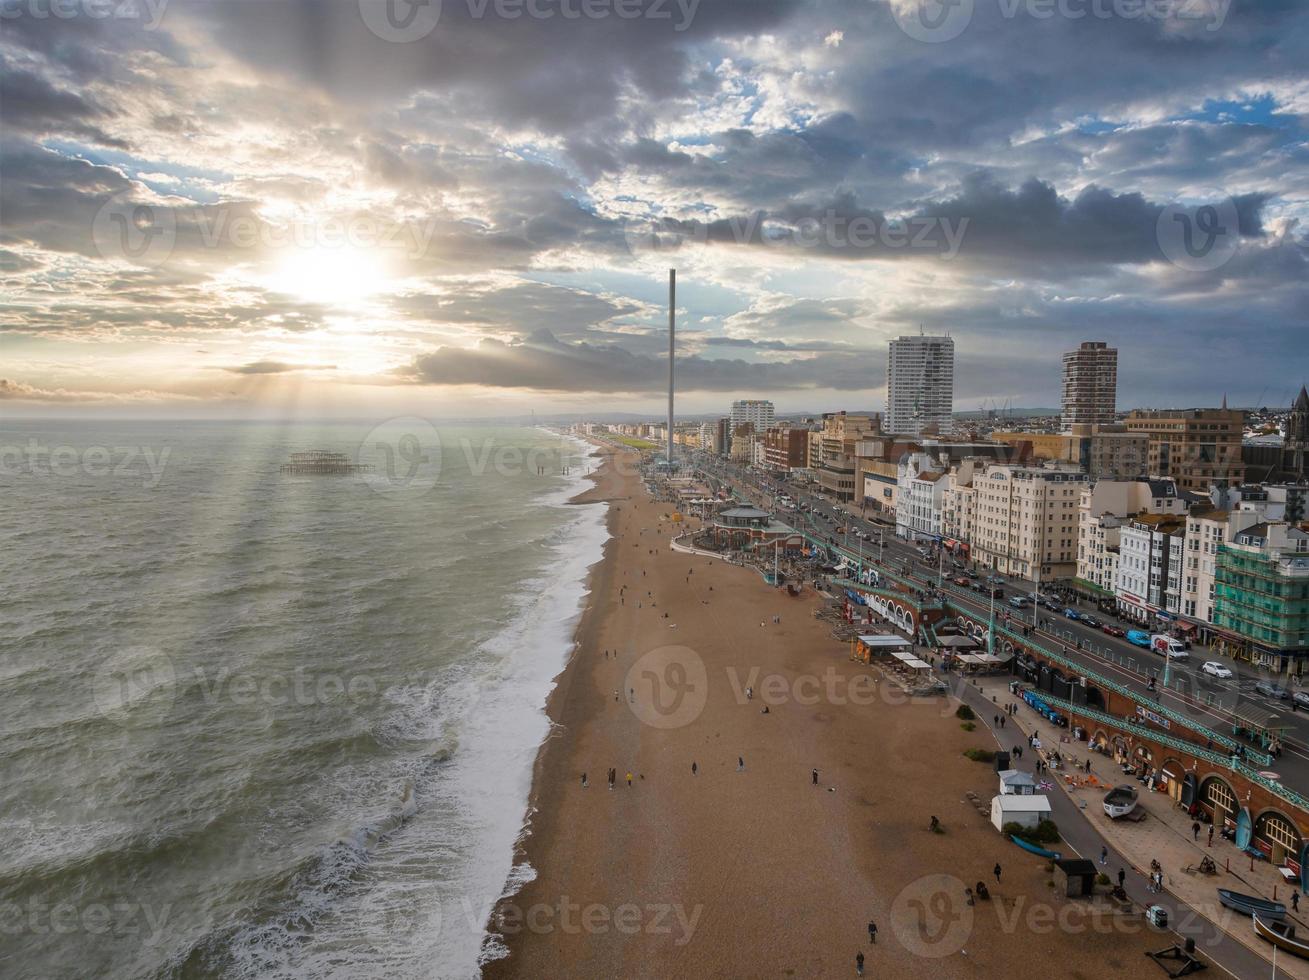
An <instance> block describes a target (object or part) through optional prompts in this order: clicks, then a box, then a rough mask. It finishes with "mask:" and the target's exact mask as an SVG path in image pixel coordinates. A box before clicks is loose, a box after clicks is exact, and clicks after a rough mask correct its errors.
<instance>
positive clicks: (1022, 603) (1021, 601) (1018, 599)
mask: <svg viewBox="0 0 1309 980" xmlns="http://www.w3.org/2000/svg"><path fill="white" fill-rule="evenodd" d="M1031 604H1032V600H1031V599H1027V598H1024V597H1023V596H1020V595H1016V596H1014V597H1013V598H1012V599H1010V600H1009V605H1011V606H1013V607H1014V608H1015V609H1026V608H1027V607H1028V606H1030V605H1031Z"/></svg>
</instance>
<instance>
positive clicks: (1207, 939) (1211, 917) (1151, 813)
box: [961, 676, 1309, 980]
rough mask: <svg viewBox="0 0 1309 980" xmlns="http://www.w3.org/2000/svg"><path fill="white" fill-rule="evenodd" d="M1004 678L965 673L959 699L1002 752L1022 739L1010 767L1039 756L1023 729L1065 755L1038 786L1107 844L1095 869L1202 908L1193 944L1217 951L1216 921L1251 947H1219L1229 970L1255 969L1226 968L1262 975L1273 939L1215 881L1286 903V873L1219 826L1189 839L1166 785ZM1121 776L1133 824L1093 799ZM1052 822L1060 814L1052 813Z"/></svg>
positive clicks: (1285, 970) (1303, 917)
mask: <svg viewBox="0 0 1309 980" xmlns="http://www.w3.org/2000/svg"><path fill="white" fill-rule="evenodd" d="M1010 679H1011V678H1009V677H1008V676H994V677H988V678H978V679H977V680H976V682H975V683H974V682H973V681H969V683H968V685H967V688H969V689H971V696H968V697H966V698H965V700H966V701H967V702H968V703H969V704H970V705H972V706H973V707H974V708H975V710H977V711H978V712H979V714H980V715H981V720H983V721H984V722H985V723H986V724H987V726H988V727H990V728H991V730H992V733H993V734H994V735H995V736H996V740H997V742H998V743H999V744H1000V746H1001V748H1003V749H1005V750H1006V751H1008V750H1011V749H1012V748H1013V747H1014V746H1022V747H1023V758H1022V760H1021V762H1019V763H1017V764H1016V767H1017V768H1021V769H1025V770H1027V771H1029V772H1030V771H1031V770H1032V769H1033V766H1034V763H1035V761H1036V758H1037V757H1038V753H1037V752H1036V751H1035V750H1033V749H1030V748H1028V747H1027V736H1028V735H1029V734H1035V735H1036V736H1037V737H1038V738H1039V739H1040V740H1041V742H1042V746H1043V748H1042V753H1045V752H1048V751H1050V750H1057V751H1058V752H1059V753H1060V755H1061V756H1063V758H1064V760H1065V761H1066V762H1067V763H1072V764H1073V765H1068V764H1065V765H1064V766H1062V767H1061V768H1060V769H1059V770H1055V771H1050V770H1046V771H1045V772H1043V773H1042V774H1041V776H1040V780H1041V782H1042V783H1043V784H1044V785H1043V786H1042V787H1041V789H1040V792H1043V793H1045V794H1046V795H1047V796H1050V797H1051V804H1052V806H1053V805H1054V803H1055V797H1056V796H1063V797H1065V798H1066V799H1067V800H1068V801H1069V802H1070V803H1071V804H1072V806H1073V807H1074V808H1075V809H1077V810H1078V811H1080V812H1081V814H1082V815H1083V816H1084V817H1085V818H1086V821H1087V822H1088V823H1089V824H1090V829H1091V830H1092V831H1093V832H1094V835H1096V836H1097V837H1098V838H1101V839H1103V841H1104V842H1105V843H1107V845H1108V846H1109V848H1110V849H1111V858H1110V860H1109V861H1108V863H1107V864H1106V865H1105V866H1104V867H1103V868H1102V870H1104V871H1105V873H1106V874H1108V875H1109V877H1110V878H1111V879H1114V878H1116V876H1117V872H1118V868H1119V867H1123V868H1124V869H1125V870H1126V871H1127V875H1128V892H1129V895H1132V897H1133V898H1134V899H1135V900H1137V901H1139V902H1142V903H1148V904H1153V903H1156V902H1157V903H1159V904H1163V905H1165V906H1166V907H1168V906H1172V907H1173V908H1178V906H1185V907H1187V908H1189V909H1192V910H1194V911H1195V912H1196V913H1198V914H1199V915H1201V916H1203V917H1204V919H1205V920H1206V921H1207V923H1209V924H1211V925H1212V927H1213V929H1206V928H1205V927H1204V924H1195V923H1193V924H1192V925H1193V926H1198V928H1194V929H1193V931H1191V932H1190V933H1188V932H1187V930H1183V932H1184V934H1192V935H1193V936H1194V938H1196V945H1197V946H1198V947H1199V948H1200V950H1201V951H1202V952H1204V953H1208V954H1211V955H1216V954H1217V952H1218V951H1217V950H1216V948H1215V947H1216V945H1218V943H1217V942H1216V940H1215V937H1216V932H1215V930H1219V931H1221V932H1222V933H1225V934H1226V935H1227V936H1229V937H1230V938H1231V939H1232V940H1235V941H1236V942H1238V943H1239V944H1240V945H1241V946H1243V947H1244V948H1245V949H1246V950H1248V951H1249V953H1250V954H1252V956H1250V957H1242V956H1234V955H1232V953H1231V951H1230V949H1229V950H1226V951H1225V952H1226V953H1227V955H1226V956H1225V957H1224V959H1226V960H1228V961H1229V962H1228V967H1229V970H1230V968H1231V966H1232V963H1231V961H1232V960H1235V961H1236V963H1237V964H1238V965H1239V964H1241V963H1245V964H1248V968H1249V969H1257V970H1259V971H1260V972H1257V973H1249V972H1246V971H1245V970H1239V971H1234V975H1237V976H1242V977H1245V976H1262V975H1265V973H1264V971H1267V973H1271V970H1272V946H1271V945H1269V944H1268V943H1266V942H1264V941H1263V940H1261V939H1259V938H1258V937H1257V936H1256V935H1255V934H1254V930H1253V928H1252V927H1251V925H1250V923H1249V921H1248V920H1247V919H1245V918H1244V917H1242V916H1239V915H1237V914H1236V913H1234V912H1232V911H1231V910H1229V909H1226V908H1223V907H1222V906H1221V905H1220V904H1219V903H1218V889H1219V888H1228V889H1231V890H1233V891H1239V892H1243V893H1245V894H1248V895H1257V896H1260V897H1262V898H1267V899H1275V900H1276V901H1280V902H1282V903H1284V904H1285V905H1286V906H1287V908H1288V910H1289V909H1290V907H1291V893H1292V890H1293V887H1294V886H1292V885H1290V884H1288V883H1287V882H1286V881H1284V880H1283V879H1282V876H1281V875H1280V874H1279V873H1278V871H1277V869H1276V868H1275V867H1274V866H1273V865H1271V864H1270V863H1269V862H1267V861H1254V862H1251V859H1250V857H1249V856H1248V855H1246V854H1244V853H1242V852H1241V851H1239V850H1237V848H1236V845H1235V844H1234V843H1232V842H1231V841H1228V840H1224V839H1223V838H1222V837H1221V836H1220V835H1218V834H1215V835H1214V839H1213V843H1212V845H1210V844H1209V842H1208V827H1202V828H1201V831H1200V836H1199V839H1198V841H1197V840H1196V839H1195V838H1194V837H1193V834H1192V829H1191V824H1192V821H1191V819H1190V817H1188V816H1187V814H1186V811H1185V810H1183V809H1182V808H1181V807H1179V806H1178V805H1177V804H1175V803H1174V802H1173V800H1172V798H1171V797H1169V795H1168V794H1167V793H1164V792H1150V791H1149V790H1147V789H1146V788H1145V786H1144V785H1142V784H1138V783H1136V782H1135V781H1134V780H1133V779H1132V777H1129V776H1124V775H1123V773H1122V772H1121V771H1120V769H1119V767H1118V764H1117V763H1115V762H1114V760H1113V759H1112V758H1110V757H1108V756H1104V755H1101V754H1100V753H1098V752H1091V751H1089V750H1088V748H1087V745H1086V743H1085V742H1077V741H1073V740H1072V738H1071V736H1070V735H1069V733H1068V731H1067V729H1061V728H1056V727H1054V726H1053V725H1051V724H1050V723H1049V722H1048V721H1046V719H1045V718H1043V717H1042V716H1041V715H1039V714H1037V713H1036V711H1035V710H1034V709H1032V708H1031V707H1030V706H1029V705H1028V704H1027V703H1026V702H1024V701H1023V700H1022V699H1021V698H1018V697H1016V696H1015V695H1013V694H1011V693H1010V691H1009V681H1010ZM961 693H967V692H961ZM987 704H990V705H991V706H992V707H991V710H990V712H989V713H986V712H987V709H986V707H985V705H987ZM1009 704H1017V705H1018V710H1017V714H1016V715H1012V716H1007V717H1005V727H1004V728H1003V729H998V728H997V727H996V726H995V724H994V716H995V715H997V714H998V715H1001V716H1004V706H1005V705H1009ZM1088 759H1089V760H1090V762H1091V773H1090V774H1089V775H1088V774H1086V773H1084V772H1081V773H1079V772H1077V771H1075V765H1076V764H1077V763H1085V762H1086V761H1087V760H1088ZM1126 782H1131V783H1132V784H1133V785H1135V786H1137V787H1138V788H1139V789H1140V794H1141V795H1140V804H1141V806H1142V807H1143V808H1144V809H1145V811H1146V813H1147V814H1148V816H1147V817H1146V819H1145V820H1143V821H1141V822H1139V823H1134V822H1131V821H1124V820H1111V819H1110V818H1109V817H1108V816H1107V815H1106V814H1105V812H1104V810H1103V808H1102V807H1101V801H1102V799H1103V797H1104V794H1105V793H1106V792H1107V791H1108V789H1109V788H1110V787H1112V786H1115V785H1120V784H1123V783H1126ZM1056 822H1059V820H1058V817H1056ZM1060 829H1061V830H1065V831H1068V830H1071V828H1069V827H1067V826H1065V824H1064V823H1060ZM1065 850H1066V849H1065ZM1206 855H1208V856H1209V857H1211V858H1213V860H1214V863H1215V864H1216V865H1217V874H1214V875H1206V874H1201V873H1200V872H1199V871H1198V870H1195V869H1196V868H1198V866H1199V863H1200V860H1201V859H1202V858H1203V857H1204V856H1206ZM1079 856H1081V857H1085V858H1089V859H1091V860H1094V861H1097V862H1098V861H1099V859H1100V854H1099V848H1098V847H1095V846H1092V847H1091V848H1090V849H1089V850H1086V852H1085V853H1080V855H1079ZM1119 859H1121V860H1119ZM1151 861H1158V862H1159V863H1160V864H1161V865H1162V866H1163V874H1164V882H1163V886H1164V892H1165V895H1164V896H1154V895H1152V894H1151V893H1149V892H1147V891H1146V885H1147V884H1148V881H1149V874H1150V862H1151ZM1187 869H1191V870H1187ZM1165 897H1171V898H1172V899H1174V900H1175V902H1173V903H1169V902H1167V901H1161V899H1163V898H1165ZM1180 914H1181V915H1182V916H1185V915H1186V912H1185V910H1181V912H1180ZM1288 914H1289V915H1290V918H1291V920H1292V921H1293V922H1294V923H1295V924H1296V927H1297V932H1301V933H1309V901H1306V903H1305V904H1304V906H1303V907H1302V910H1301V913H1300V914H1298V915H1296V914H1291V913H1288ZM1170 924H1171V925H1173V926H1175V927H1177V926H1179V925H1180V924H1181V923H1179V922H1178V921H1177V920H1176V919H1175V920H1174V921H1173V922H1171V923H1170ZM1261 964H1263V965H1261ZM1277 972H1278V975H1279V976H1286V977H1292V978H1297V980H1309V962H1306V961H1302V960H1297V959H1295V958H1293V957H1289V956H1285V955H1282V954H1279V955H1278V958H1277Z"/></svg>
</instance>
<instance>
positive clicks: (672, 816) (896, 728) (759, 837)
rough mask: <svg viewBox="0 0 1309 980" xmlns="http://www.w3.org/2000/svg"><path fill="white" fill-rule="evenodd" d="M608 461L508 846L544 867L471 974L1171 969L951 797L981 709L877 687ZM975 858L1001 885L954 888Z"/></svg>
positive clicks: (980, 771)
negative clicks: (603, 543) (981, 894)
mask: <svg viewBox="0 0 1309 980" xmlns="http://www.w3.org/2000/svg"><path fill="white" fill-rule="evenodd" d="M622 469H624V470H626V471H629V475H624V473H622V472H616V471H615V469H614V468H613V467H610V466H606V467H602V468H601V471H600V472H599V474H598V475H597V477H596V487H595V489H594V490H592V491H589V492H588V493H587V494H584V495H582V496H581V497H580V498H579V502H587V501H594V500H606V501H610V503H609V504H608V506H609V507H610V514H609V522H610V529H611V531H612V533H613V537H612V538H611V540H610V542H609V544H608V545H607V548H606V554H605V560H604V561H603V562H601V563H600V564H598V565H597V566H596V568H595V569H594V570H593V573H592V580H591V590H592V591H591V598H590V601H589V604H588V607H587V609H586V611H585V613H584V615H583V617H582V620H581V622H580V624H579V627H578V635H577V645H576V648H575V651H574V656H573V659H572V661H571V662H570V664H569V666H568V667H567V668H566V669H565V671H564V672H563V674H562V675H561V676H560V678H559V683H558V687H557V688H556V690H555V692H554V694H553V696H552V698H551V700H550V703H549V706H548V710H549V713H550V716H551V718H552V719H554V721H555V722H556V728H555V733H554V734H553V735H552V737H551V738H550V739H549V740H548V741H547V743H546V744H545V745H544V746H543V747H542V750H541V754H540V756H539V758H538V762H537V768H536V775H535V781H534V788H533V807H534V812H533V814H532V816H531V820H530V828H529V833H528V834H527V835H526V837H525V839H524V842H523V847H522V853H521V854H520V855H519V861H520V862H527V863H529V864H530V865H531V866H532V868H534V869H535V870H536V873H537V877H536V879H535V880H534V881H532V882H530V883H529V884H527V885H526V886H525V887H523V888H522V889H521V891H520V892H519V893H518V894H517V895H514V896H512V897H511V898H509V899H506V900H504V901H502V902H501V903H500V905H499V906H498V908H497V912H496V915H495V916H494V917H493V921H492V923H491V928H492V930H493V931H496V932H498V933H499V934H500V936H501V937H502V941H503V943H504V945H505V946H506V947H507V949H508V951H509V955H508V956H507V957H505V958H501V959H497V960H494V961H491V962H489V963H487V964H486V967H485V970H484V975H485V976H487V977H490V978H501V977H530V978H545V977H550V978H559V977H606V978H608V977H669V976H675V975H676V976H685V977H755V976H787V977H825V976H853V975H854V972H855V955H856V953H858V952H860V951H862V952H863V953H864V955H865V956H866V957H867V966H866V975H867V976H883V977H884V976H895V977H922V978H928V977H931V978H941V977H963V976H968V977H972V976H1001V975H1004V974H1009V973H1012V974H1013V975H1020V976H1021V975H1030V974H1037V975H1040V976H1042V977H1050V976H1055V977H1085V978H1088V980H1090V978H1103V977H1142V976H1150V975H1155V974H1156V973H1158V975H1162V972H1161V971H1159V968H1158V967H1156V966H1154V965H1153V964H1151V963H1150V962H1149V961H1147V960H1146V959H1145V957H1144V956H1143V955H1142V954H1143V952H1144V951H1145V950H1147V949H1159V948H1162V947H1163V946H1166V945H1169V944H1170V943H1171V935H1169V936H1164V935H1162V934H1159V933H1157V932H1154V931H1153V930H1147V928H1146V927H1145V926H1144V925H1143V924H1142V923H1140V921H1139V920H1135V919H1133V920H1130V921H1126V922H1123V921H1116V920H1111V919H1109V918H1106V917H1102V916H1101V917H1088V916H1084V915H1078V914H1074V913H1076V912H1077V911H1078V910H1080V909H1082V908H1084V906H1082V905H1081V904H1079V903H1076V902H1070V901H1069V900H1066V899H1061V898H1059V897H1057V896H1055V894H1054V892H1053V890H1052V888H1051V887H1050V885H1049V881H1050V874H1049V873H1048V871H1047V870H1046V863H1045V862H1044V861H1043V860H1041V859H1040V858H1037V857H1035V856H1033V855H1030V854H1027V853H1025V852H1023V851H1021V850H1019V849H1018V848H1017V847H1015V846H1014V845H1013V844H1011V843H1009V842H1008V841H1006V840H1004V839H1003V838H1001V836H1000V835H999V833H998V832H996V831H995V830H994V829H993V828H992V827H991V825H990V823H989V820H988V819H987V818H986V817H983V816H981V815H979V814H978V812H977V810H976V809H975V808H974V806H973V805H972V804H971V803H970V802H969V801H968V800H967V799H966V797H965V793H966V792H968V791H972V792H974V793H976V794H977V796H978V797H979V798H980V799H981V800H982V802H983V804H984V805H988V806H989V801H990V799H991V797H992V796H993V795H994V793H995V791H996V790H995V786H996V778H995V776H994V773H993V771H992V766H990V765H988V764H984V763H978V762H973V761H971V760H968V759H966V758H965V757H964V756H963V754H962V753H963V750H964V749H966V748H969V747H974V746H975V747H980V748H992V749H993V748H994V747H995V741H994V739H993V738H992V737H991V735H990V734H989V733H988V732H987V731H986V728H985V726H983V725H982V724H980V723H979V724H978V725H977V729H976V731H974V732H971V733H970V732H965V731H964V730H962V729H961V727H960V723H959V721H958V720H957V719H956V718H954V716H953V715H954V709H955V707H956V702H953V701H946V700H944V699H933V700H927V701H924V702H923V703H908V702H906V700H905V699H904V698H903V696H900V695H898V694H895V695H892V694H891V693H890V687H889V685H887V684H886V683H885V682H884V681H883V680H882V679H881V674H880V671H879V670H878V669H877V668H875V667H872V668H870V667H867V666H865V665H862V664H857V663H853V662H851V661H850V659H849V651H848V649H847V648H846V647H845V646H844V645H843V644H841V643H839V642H838V641H837V640H835V639H834V638H833V637H832V636H831V631H830V626H829V625H828V624H827V623H824V622H822V621H820V620H817V619H815V618H814V616H813V613H814V610H815V609H817V608H818V607H819V606H820V602H819V599H818V597H816V596H815V595H814V594H813V593H812V592H811V591H808V590H806V592H805V593H804V595H802V596H801V597H798V598H791V597H789V596H787V595H786V594H785V593H784V592H781V591H778V590H775V589H773V588H771V587H770V586H768V585H767V584H766V583H765V582H764V581H763V579H762V578H761V577H760V576H759V575H758V574H757V573H755V572H754V571H751V570H748V569H742V568H737V567H734V566H730V565H727V564H725V563H723V562H721V561H718V560H714V559H707V558H704V557H700V556H690V555H685V554H678V553H674V552H672V551H671V550H670V547H669V538H670V536H671V534H672V529H673V525H672V523H671V522H670V521H669V520H668V519H667V516H668V515H670V514H671V513H672V507H671V506H670V505H668V504H661V503H656V502H653V501H651V500H649V499H648V498H647V497H646V496H645V494H644V490H643V488H642V486H641V483H640V480H639V479H638V478H636V477H635V476H634V475H630V471H631V470H633V469H634V466H633V465H632V464H630V463H629V464H628V465H627V466H626V467H623V468H622ZM652 551H653V552H654V553H653V554H652V553H651V552H652ZM624 587H625V588H624ZM620 590H622V591H621V599H620ZM647 592H648V593H649V595H647ZM638 603H639V606H638ZM666 613H667V614H668V616H667V618H665V614H666ZM773 616H780V617H781V621H780V623H773V622H772V617H773ZM606 651H608V653H609V655H608V656H606ZM752 672H753V673H752ZM747 686H753V688H754V696H753V699H747V698H746V695H745V693H744V689H745V687H747ZM629 691H633V692H634V694H631V695H629ZM615 692H618V697H617V699H615ZM629 697H634V700H629ZM765 704H767V705H768V706H769V709H770V710H769V713H768V714H763V713H762V710H761V709H762V707H763V706H764V705H765ZM738 757H744V760H745V771H744V772H738V771H737V768H738ZM693 762H694V763H696V765H697V768H698V773H697V774H694V775H693V774H692V770H691V766H692V763H693ZM611 767H613V768H615V769H616V770H617V776H618V781H617V784H616V785H615V787H614V789H613V790H612V791H611V790H609V789H607V788H606V779H605V775H606V772H607V770H608V769H609V768H611ZM815 767H816V768H817V769H818V770H819V785H818V786H814V785H813V782H812V774H811V770H812V769H813V768H815ZM629 771H630V772H631V773H632V776H633V783H632V786H631V787H630V788H629V787H628V785H627V783H626V774H627V773H628V772H629ZM583 772H585V773H587V775H588V777H589V782H590V785H589V787H586V788H583V787H582V785H581V779H580V777H581V774H582V773H583ZM932 815H937V816H939V817H940V819H941V821H942V823H943V825H944V828H945V833H942V834H936V833H933V832H931V831H930V830H929V818H930V817H931V816H932ZM1068 856H1071V855H1068ZM997 862H999V863H1000V864H1001V865H1002V868H1003V872H1002V880H1001V882H1000V883H999V884H997V883H996V880H995V877H994V875H993V874H992V869H993V866H994V865H995V864H996V863H997ZM978 880H984V881H986V883H987V886H988V887H989V888H990V890H991V894H992V900H991V901H989V902H979V903H977V904H976V905H974V906H970V905H968V904H967V902H966V899H965V896H964V894H963V888H964V887H965V885H966V884H967V885H971V884H974V883H975V882H977V881H978ZM1061 916H1062V918H1060V917H1061ZM870 919H871V920H873V921H875V922H876V924H877V926H878V940H877V944H876V945H875V946H873V945H870V944H869V941H868V931H867V925H868V922H869V920H870Z"/></svg>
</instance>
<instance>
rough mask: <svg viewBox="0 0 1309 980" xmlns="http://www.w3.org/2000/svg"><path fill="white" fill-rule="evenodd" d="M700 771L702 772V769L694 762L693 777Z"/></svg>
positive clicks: (692, 764) (692, 767)
mask: <svg viewBox="0 0 1309 980" xmlns="http://www.w3.org/2000/svg"><path fill="white" fill-rule="evenodd" d="M699 771H700V767H699V766H697V765H696V764H695V763H694V762H692V763H691V775H692V776H694V775H695V774H696V773H698V772H699Z"/></svg>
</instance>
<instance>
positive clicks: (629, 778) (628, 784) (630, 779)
mask: <svg viewBox="0 0 1309 980" xmlns="http://www.w3.org/2000/svg"><path fill="white" fill-rule="evenodd" d="M627 786H628V788H629V789H630V788H631V786H632V774H631V773H630V772H629V773H628V774H627Z"/></svg>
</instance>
